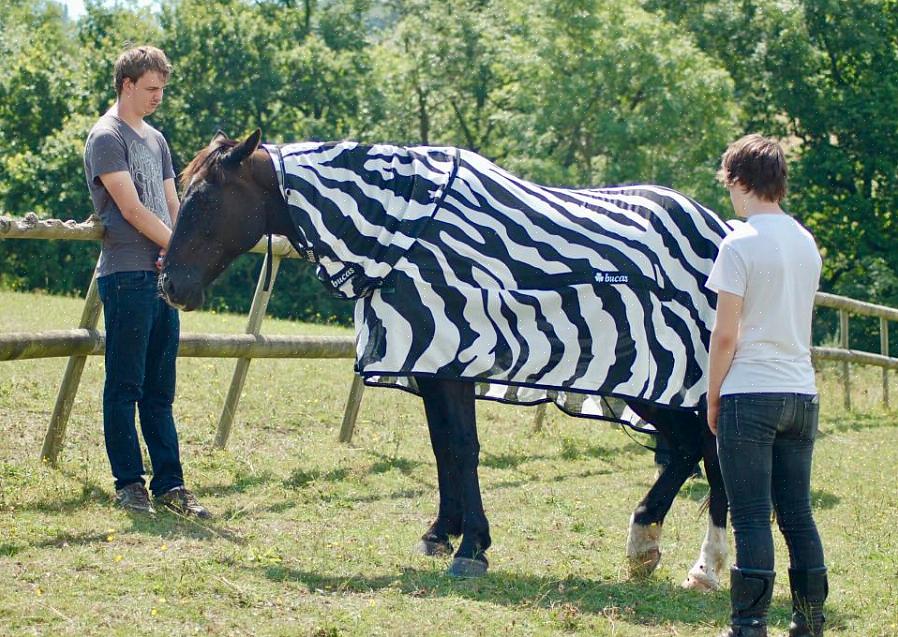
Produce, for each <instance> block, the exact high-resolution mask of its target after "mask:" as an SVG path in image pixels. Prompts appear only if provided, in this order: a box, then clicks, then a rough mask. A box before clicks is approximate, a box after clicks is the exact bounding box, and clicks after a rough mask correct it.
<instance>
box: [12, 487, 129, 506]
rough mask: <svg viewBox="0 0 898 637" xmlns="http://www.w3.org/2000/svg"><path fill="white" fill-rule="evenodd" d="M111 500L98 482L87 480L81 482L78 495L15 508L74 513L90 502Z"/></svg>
mask: <svg viewBox="0 0 898 637" xmlns="http://www.w3.org/2000/svg"><path fill="white" fill-rule="evenodd" d="M111 501H112V497H111V496H110V495H109V494H108V493H106V492H105V491H103V489H102V488H101V487H100V485H99V484H97V483H96V482H93V481H90V480H88V481H82V482H81V493H80V494H78V495H74V496H72V497H70V498H63V499H53V500H38V501H37V502H34V503H32V504H28V505H24V506H18V507H16V508H18V509H21V510H24V511H39V512H41V513H74V512H75V511H78V510H79V509H83V508H84V507H86V506H89V505H91V504H109V503H110V502H111Z"/></svg>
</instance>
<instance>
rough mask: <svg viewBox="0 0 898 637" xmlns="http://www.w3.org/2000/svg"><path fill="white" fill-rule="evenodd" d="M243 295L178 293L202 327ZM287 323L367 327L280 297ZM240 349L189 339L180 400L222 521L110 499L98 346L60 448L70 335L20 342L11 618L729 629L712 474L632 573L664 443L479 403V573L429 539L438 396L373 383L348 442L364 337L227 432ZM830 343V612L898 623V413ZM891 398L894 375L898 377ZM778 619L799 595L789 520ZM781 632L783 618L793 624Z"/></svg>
mask: <svg viewBox="0 0 898 637" xmlns="http://www.w3.org/2000/svg"><path fill="white" fill-rule="evenodd" d="M81 304H82V302H81V300H80V299H67V298H59V297H50V296H38V295H28V294H14V293H7V292H0V308H2V309H0V331H4V332H5V331H17V330H38V329H61V328H67V327H72V326H74V325H75V324H77V321H78V317H79V316H80V312H81ZM245 322H246V319H245V317H241V316H232V315H221V314H211V313H196V314H182V324H183V330H184V331H192V332H240V331H243V329H244V327H245ZM263 332H267V333H284V334H286V333H289V334H297V333H329V334H333V333H336V332H339V333H347V334H348V333H350V332H348V331H343V332H340V331H339V330H337V329H336V328H332V327H328V328H323V327H320V326H310V325H300V324H292V323H289V322H282V321H266V322H265V324H264V325H263ZM233 366H234V361H233V360H218V359H182V360H181V361H180V362H179V379H178V380H179V391H178V402H177V405H176V413H177V415H178V419H179V423H180V435H181V442H182V454H183V456H184V464H185V472H186V477H187V480H188V483H189V486H190V487H191V488H193V489H194V490H195V491H196V492H197V494H198V496H199V497H200V498H201V500H202V501H203V502H204V503H205V504H206V505H207V506H209V508H211V509H212V510H213V511H214V512H215V513H216V515H217V517H216V519H215V520H213V521H212V522H209V523H198V522H196V521H192V520H184V519H179V518H176V517H174V516H170V515H161V516H159V517H158V518H157V519H144V518H141V517H131V516H129V515H127V514H125V513H123V512H122V511H120V510H118V509H116V508H114V507H113V506H112V504H111V498H112V493H113V490H112V484H111V478H110V475H109V469H108V464H107V460H106V454H105V451H104V448H103V438H102V420H101V415H100V407H101V402H100V393H101V387H102V375H103V363H102V359H101V358H98V357H92V358H91V359H90V360H89V361H88V364H87V366H86V369H85V372H84V377H83V380H82V386H81V390H80V391H79V394H78V398H77V400H76V402H75V406H74V409H73V414H72V419H71V421H70V423H69V428H68V433H67V436H66V442H65V449H64V451H63V454H62V457H61V461H60V465H59V468H58V469H54V468H51V467H48V466H45V465H43V464H42V463H41V462H39V461H38V454H39V451H40V447H41V442H42V440H43V436H44V433H45V432H46V426H47V422H48V420H49V415H50V412H51V411H52V406H53V401H54V400H55V395H56V390H57V388H58V385H59V381H60V379H61V377H62V372H63V369H64V367H65V361H64V359H47V360H35V361H19V362H11V363H10V362H6V363H0V441H2V442H0V582H2V586H0V634H9V635H30V634H41V635H129V636H130V635H136V634H141V635H167V636H170V635H183V634H215V635H249V634H256V635H309V636H311V635H315V636H328V635H411V634H416V635H418V634H432V635H505V634H510V635H554V634H572V635H580V634H582V635H615V636H633V637H636V636H639V637H644V636H652V635H659V636H660V635H716V634H717V632H718V631H719V630H720V627H721V626H722V625H723V623H724V621H725V618H726V616H727V612H728V597H727V593H726V592H721V593H716V594H712V595H699V594H695V593H691V592H685V591H682V590H681V589H680V588H679V582H680V581H681V579H682V578H683V576H684V575H685V572H686V571H687V569H688V568H689V566H691V564H692V562H693V561H694V559H695V557H696V556H697V552H698V548H699V544H700V542H701V538H702V536H703V533H704V529H705V520H704V518H702V517H699V514H698V506H697V505H698V502H699V501H700V500H701V499H702V497H703V496H704V495H705V493H706V491H707V488H706V485H705V483H704V482H703V481H701V480H699V481H692V482H690V483H689V484H688V485H687V488H686V489H685V490H684V492H683V493H682V494H681V495H680V497H679V498H678V501H677V502H676V504H675V506H674V509H673V511H672V512H671V514H670V516H669V518H668V520H667V522H666V524H665V538H664V550H665V553H664V558H663V560H662V565H661V567H660V569H659V571H658V572H657V573H656V574H655V575H654V576H653V577H652V578H651V579H649V580H647V581H643V582H630V581H627V579H626V576H625V569H624V568H623V550H624V540H625V537H626V526H627V520H628V517H629V514H630V512H631V510H632V509H633V507H634V506H635V505H636V503H637V501H638V500H639V499H640V498H641V497H642V496H643V495H644V493H645V491H646V490H647V488H648V486H649V485H650V481H651V479H652V476H653V473H654V467H653V465H652V457H651V454H650V453H648V452H647V451H645V450H644V449H642V448H641V447H639V446H638V445H637V444H636V443H635V442H634V441H633V440H631V438H629V437H627V436H625V435H624V434H622V433H621V432H620V431H619V430H618V429H616V428H614V427H611V426H609V425H607V424H602V423H595V422H587V421H579V420H575V419H571V418H568V417H566V416H564V415H562V414H560V413H559V412H557V411H554V410H550V412H549V418H548V422H547V425H546V427H545V428H544V430H543V432H542V433H539V434H535V433H533V432H532V431H531V429H532V422H533V415H534V410H532V409H522V408H512V407H507V406H501V405H495V404H481V405H480V406H479V411H478V417H479V424H480V434H481V444H482V448H483V452H482V455H481V484H482V488H483V493H484V500H485V505H486V509H487V513H488V515H489V516H490V523H491V529H492V535H493V538H494V542H495V544H494V547H493V548H492V549H491V550H490V559H491V570H490V573H489V574H488V575H487V577H485V578H483V579H482V580H479V581H472V582H464V581H461V582H460V581H453V580H450V579H448V578H447V577H445V576H444V574H443V571H444V569H445V567H446V565H447V563H446V561H445V560H431V559H426V558H423V557H419V556H416V555H414V554H413V553H412V552H411V549H412V547H413V546H414V544H415V541H416V539H417V537H418V536H419V535H420V534H421V532H422V531H423V530H424V528H425V527H426V525H427V523H428V522H429V521H430V519H431V516H432V515H433V513H434V510H435V503H436V478H435V470H434V464H433V459H432V454H431V452H430V450H429V444H428V438H427V434H426V426H425V423H424V417H423V411H422V409H421V407H420V404H419V401H417V400H416V399H415V398H414V397H412V396H409V395H407V394H405V393H402V392H396V391H389V390H366V393H365V396H364V401H363V404H362V409H361V412H360V414H359V423H358V427H357V430H356V434H355V438H354V440H353V443H352V444H351V445H341V444H338V443H337V442H336V438H337V431H338V429H339V426H340V421H341V419H342V414H343V409H344V406H345V400H346V395H347V392H348V389H349V384H350V381H351V374H352V363H351V361H349V360H330V361H311V360H307V361H304V360H293V361H286V360H285V361H265V360H258V361H254V362H253V363H252V365H251V366H250V372H249V376H248V379H247V382H246V386H245V390H244V396H243V398H242V401H241V403H240V407H239V410H238V412H237V418H236V420H235V423H234V429H233V433H232V435H231V439H230V442H229V446H228V449H227V450H225V451H213V450H212V449H211V442H212V439H213V436H214V432H215V427H216V424H217V421H218V416H219V412H220V409H221V405H222V402H223V400H224V396H225V393H226V390H227V384H228V381H229V378H230V374H231V373H232V371H233ZM838 369H839V368H838V367H836V366H824V367H823V368H822V371H821V374H820V377H819V382H820V387H821V394H822V405H823V416H822V424H821V430H822V433H823V435H822V436H821V440H820V442H819V445H818V451H817V456H816V458H815V474H814V476H815V482H814V501H815V506H816V515H817V519H818V523H819V525H820V528H821V533H822V535H823V539H824V543H825V548H826V551H827V556H828V561H829V565H830V568H831V574H832V594H831V600H830V605H829V613H828V614H829V617H830V620H831V626H832V630H831V631H830V633H831V634H837V635H846V636H848V635H851V636H854V635H865V636H867V635H894V634H898V601H896V599H898V594H896V591H898V557H896V555H898V532H896V527H898V512H896V511H898V489H896V487H895V476H894V474H895V469H896V467H898V426H896V415H895V411H891V412H885V411H884V410H883V409H882V407H881V405H880V396H881V384H882V383H881V376H880V372H879V371H878V370H869V369H868V370H860V369H858V370H854V371H853V377H852V382H853V386H854V392H853V395H852V399H853V403H854V406H855V411H854V412H852V413H846V412H844V411H843V409H842V390H841V386H840V384H839V376H838V373H837V372H838ZM891 389H892V398H893V403H894V402H898V384H896V382H895V379H894V378H893V379H892V386H891ZM777 561H778V566H779V572H780V577H779V579H778V581H777V588H776V597H775V600H774V611H773V614H772V622H773V624H774V627H775V628H776V629H778V630H779V631H780V632H783V631H784V630H785V627H786V626H787V625H788V616H787V612H786V604H787V595H788V590H787V578H786V576H785V575H786V553H785V548H784V545H783V543H782V542H781V541H780V540H779V538H777ZM774 634H776V633H774Z"/></svg>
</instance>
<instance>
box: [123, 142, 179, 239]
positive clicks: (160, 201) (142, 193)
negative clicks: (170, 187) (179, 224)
mask: <svg viewBox="0 0 898 637" xmlns="http://www.w3.org/2000/svg"><path fill="white" fill-rule="evenodd" d="M128 158H129V161H128V166H129V168H130V170H131V179H132V180H134V185H135V186H137V194H138V196H139V197H140V203H142V204H143V205H144V206H146V207H147V208H149V209H150V210H151V211H152V212H153V214H154V215H156V216H157V217H159V218H160V219H162V221H163V222H164V223H165V225H171V219H170V218H169V215H168V206H167V205H166V203H165V193H164V192H163V189H162V162H161V161H159V160H158V159H156V158H155V157H153V155H152V153H150V150H149V149H148V148H147V147H146V145H144V144H141V143H139V142H137V141H132V142H131V144H130V145H129V147H128Z"/></svg>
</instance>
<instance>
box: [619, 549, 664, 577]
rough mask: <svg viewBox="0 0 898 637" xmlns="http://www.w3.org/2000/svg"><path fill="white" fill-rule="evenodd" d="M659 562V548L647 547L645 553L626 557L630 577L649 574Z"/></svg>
mask: <svg viewBox="0 0 898 637" xmlns="http://www.w3.org/2000/svg"><path fill="white" fill-rule="evenodd" d="M659 562H661V549H658V548H653V549H649V550H648V551H646V552H645V553H640V554H639V555H634V556H633V557H628V558H627V563H628V566H629V571H630V577H631V578H642V577H648V576H649V575H651V574H652V573H653V572H654V571H655V569H656V568H658V563H659Z"/></svg>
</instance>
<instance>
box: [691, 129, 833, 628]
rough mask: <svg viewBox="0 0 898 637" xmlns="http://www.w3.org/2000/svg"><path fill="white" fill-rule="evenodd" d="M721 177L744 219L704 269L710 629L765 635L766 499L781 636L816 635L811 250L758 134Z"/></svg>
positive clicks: (821, 596)
mask: <svg viewBox="0 0 898 637" xmlns="http://www.w3.org/2000/svg"><path fill="white" fill-rule="evenodd" d="M721 177H722V180H723V182H724V184H725V185H726V187H727V189H728V190H729V192H730V198H731V200H732V203H733V208H734V209H735V211H736V214H737V215H739V216H740V217H745V218H746V219H747V223H745V224H743V225H741V226H740V227H739V228H737V229H736V230H735V231H733V232H732V233H731V234H730V235H728V236H727V237H726V238H725V239H724V240H723V242H722V243H721V245H720V252H719V253H718V255H717V260H716V261H715V263H714V267H713V268H712V270H711V274H710V275H709V277H708V283H707V285H708V287H709V288H710V289H712V290H714V291H715V292H717V293H718V297H717V319H716V322H715V325H714V329H713V330H712V333H711V361H710V372H709V387H708V425H709V427H710V428H711V431H713V432H714V433H715V434H716V435H717V449H718V452H719V455H720V469H721V472H722V473H723V480H724V484H725V486H726V491H727V495H728V496H729V500H730V510H731V512H732V522H733V533H734V535H735V536H736V566H735V567H734V568H733V569H732V571H731V573H730V575H731V578H730V596H731V600H732V607H733V610H732V621H731V627H730V629H729V630H728V631H726V632H725V633H723V634H722V635H721V637H737V636H741V637H765V636H766V635H767V609H768V607H769V605H770V598H771V595H772V593H773V579H774V572H773V536H772V533H771V531H770V504H771V501H772V502H773V506H774V507H775V509H776V513H777V522H778V523H779V528H780V531H782V533H783V535H784V536H785V538H786V543H787V545H788V548H789V558H790V562H791V564H790V566H791V568H790V569H789V581H790V585H791V589H792V624H791V626H790V627H789V636H790V637H810V636H813V637H817V636H819V635H822V634H823V621H824V617H823V602H824V601H825V599H826V595H827V579H826V567H825V565H824V559H823V547H822V545H821V543H820V536H819V535H818V533H817V526H816V524H815V523H814V518H813V515H812V513H811V485H810V480H811V460H812V456H813V452H814V439H815V438H816V435H817V418H818V409H819V404H818V400H817V389H816V385H815V379H814V368H813V367H812V366H811V351H810V346H811V314H812V311H813V308H814V294H815V292H816V291H817V286H818V283H819V279H820V267H821V259H820V254H819V252H818V251H817V245H816V243H815V242H814V238H813V237H812V236H811V235H810V233H808V231H807V230H805V229H804V228H803V227H802V226H800V225H799V224H798V223H797V222H796V221H795V220H794V219H792V217H790V216H789V215H787V214H786V213H785V212H783V209H782V208H781V207H780V201H781V200H782V198H783V196H784V195H785V194H786V162H785V158H784V156H783V151H782V148H780V146H779V144H777V143H776V142H775V141H772V140H770V139H766V138H764V137H761V136H760V135H748V136H746V137H743V138H742V139H739V140H738V141H736V142H734V143H733V144H731V145H730V147H729V148H727V150H726V152H725V153H724V155H723V162H722V166H721Z"/></svg>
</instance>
